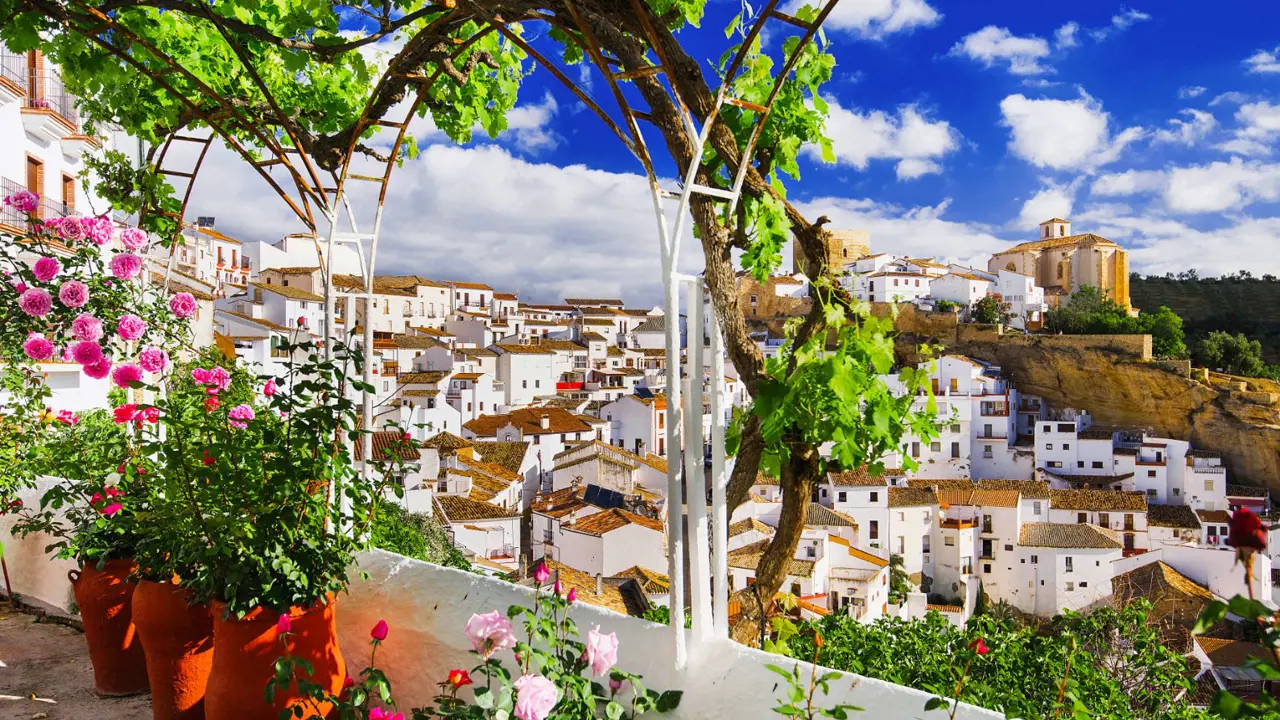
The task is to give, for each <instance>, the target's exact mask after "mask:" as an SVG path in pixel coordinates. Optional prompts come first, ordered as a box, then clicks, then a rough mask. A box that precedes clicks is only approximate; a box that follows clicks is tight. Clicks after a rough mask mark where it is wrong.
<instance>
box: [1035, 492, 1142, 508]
mask: <svg viewBox="0 0 1280 720" xmlns="http://www.w3.org/2000/svg"><path fill="white" fill-rule="evenodd" d="M1049 499H1050V501H1051V502H1052V507H1053V508H1054V509H1055V510H1112V511H1125V512H1146V510H1147V499H1146V497H1144V496H1143V494H1142V493H1140V492H1128V491H1125V490H1050V491H1049Z"/></svg>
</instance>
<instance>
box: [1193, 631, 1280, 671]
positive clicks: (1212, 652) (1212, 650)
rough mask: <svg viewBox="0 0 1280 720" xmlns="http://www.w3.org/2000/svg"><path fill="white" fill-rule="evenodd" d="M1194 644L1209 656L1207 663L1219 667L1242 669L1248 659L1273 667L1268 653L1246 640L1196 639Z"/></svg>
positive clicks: (1256, 644)
mask: <svg viewBox="0 0 1280 720" xmlns="http://www.w3.org/2000/svg"><path fill="white" fill-rule="evenodd" d="M1196 644H1197V645H1199V646H1200V649H1201V650H1202V651H1204V654H1205V655H1208V656H1209V662H1211V663H1213V664H1214V665H1217V666H1219V667H1244V665H1245V664H1246V663H1247V662H1249V660H1250V659H1254V658H1256V659H1258V660H1261V661H1262V662H1264V663H1267V664H1271V665H1274V662H1273V661H1272V659H1271V657H1270V656H1269V653H1268V652H1267V651H1266V649H1265V648H1263V647H1262V646H1261V645H1259V644H1258V643H1253V642H1248V641H1246V640H1224V639H1222V638H1211V637H1197V638H1196Z"/></svg>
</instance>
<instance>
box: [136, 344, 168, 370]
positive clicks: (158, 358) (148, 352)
mask: <svg viewBox="0 0 1280 720" xmlns="http://www.w3.org/2000/svg"><path fill="white" fill-rule="evenodd" d="M138 364H139V365H141V366H142V369H143V370H146V371H147V372H149V373H161V372H164V371H165V368H167V367H169V353H167V352H165V351H164V350H161V349H160V348H158V347H149V348H145V349H144V350H143V351H142V352H140V353H138Z"/></svg>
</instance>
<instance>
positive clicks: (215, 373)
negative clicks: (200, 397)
mask: <svg viewBox="0 0 1280 720" xmlns="http://www.w3.org/2000/svg"><path fill="white" fill-rule="evenodd" d="M209 385H211V386H213V387H214V388H216V389H217V390H219V391H221V390H226V389H227V388H229V387H231V373H229V372H227V369H226V368H222V367H215V368H213V369H211V370H209Z"/></svg>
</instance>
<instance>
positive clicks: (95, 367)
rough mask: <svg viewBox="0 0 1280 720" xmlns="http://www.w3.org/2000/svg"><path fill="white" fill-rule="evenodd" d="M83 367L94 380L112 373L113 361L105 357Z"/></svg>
mask: <svg viewBox="0 0 1280 720" xmlns="http://www.w3.org/2000/svg"><path fill="white" fill-rule="evenodd" d="M82 369H83V370H84V374H85V375H88V376H89V377H91V378H93V379H94V380H101V379H103V378H105V377H106V376H107V375H108V374H110V373H111V361H110V360H108V359H107V358H105V357H104V358H102V359H101V360H99V361H98V362H96V363H90V364H89V365H85V366H84V368H82Z"/></svg>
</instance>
